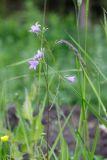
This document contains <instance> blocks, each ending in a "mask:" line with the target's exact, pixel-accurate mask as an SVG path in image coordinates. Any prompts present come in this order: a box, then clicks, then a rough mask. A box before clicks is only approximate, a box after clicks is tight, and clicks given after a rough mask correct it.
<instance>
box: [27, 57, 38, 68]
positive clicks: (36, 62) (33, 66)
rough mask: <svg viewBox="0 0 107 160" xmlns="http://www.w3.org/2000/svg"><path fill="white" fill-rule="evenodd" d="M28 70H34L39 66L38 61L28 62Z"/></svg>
mask: <svg viewBox="0 0 107 160" xmlns="http://www.w3.org/2000/svg"><path fill="white" fill-rule="evenodd" d="M28 63H29V65H30V66H29V69H34V70H36V68H37V65H38V64H39V61H36V60H35V59H32V60H30V61H29V62H28Z"/></svg>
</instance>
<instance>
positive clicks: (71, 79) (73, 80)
mask: <svg viewBox="0 0 107 160" xmlns="http://www.w3.org/2000/svg"><path fill="white" fill-rule="evenodd" d="M66 79H67V80H68V81H70V82H71V83H73V82H75V80H76V77H75V76H68V77H66Z"/></svg>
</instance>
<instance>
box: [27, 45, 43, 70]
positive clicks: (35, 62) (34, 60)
mask: <svg viewBox="0 0 107 160" xmlns="http://www.w3.org/2000/svg"><path fill="white" fill-rule="evenodd" d="M43 57H44V49H43V48H41V49H40V50H38V51H37V54H35V55H34V57H33V58H32V59H31V60H29V62H28V63H29V65H30V66H29V69H34V70H36V68H37V66H38V64H39V62H40V60H41V59H42V58H43Z"/></svg>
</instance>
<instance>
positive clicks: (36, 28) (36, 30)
mask: <svg viewBox="0 0 107 160" xmlns="http://www.w3.org/2000/svg"><path fill="white" fill-rule="evenodd" d="M40 27H41V25H40V24H39V23H38V22H36V23H35V24H34V25H32V26H31V28H30V30H29V31H30V32H33V33H36V34H38V33H39V32H40V31H41V29H40Z"/></svg>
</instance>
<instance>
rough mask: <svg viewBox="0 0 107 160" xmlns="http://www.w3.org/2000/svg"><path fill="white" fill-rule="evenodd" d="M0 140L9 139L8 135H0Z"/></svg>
mask: <svg viewBox="0 0 107 160" xmlns="http://www.w3.org/2000/svg"><path fill="white" fill-rule="evenodd" d="M0 140H1V141H2V142H7V141H8V140H9V136H2V137H0Z"/></svg>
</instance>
